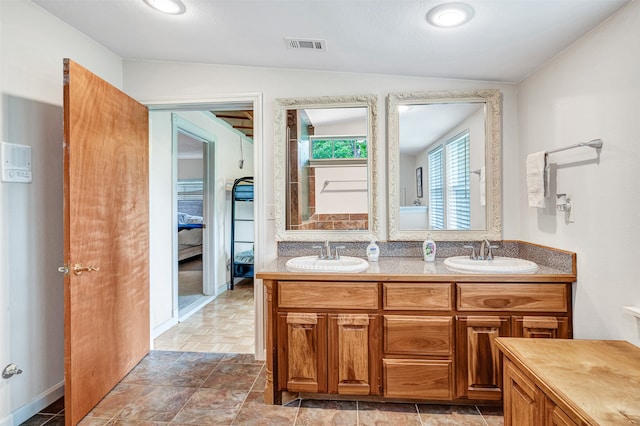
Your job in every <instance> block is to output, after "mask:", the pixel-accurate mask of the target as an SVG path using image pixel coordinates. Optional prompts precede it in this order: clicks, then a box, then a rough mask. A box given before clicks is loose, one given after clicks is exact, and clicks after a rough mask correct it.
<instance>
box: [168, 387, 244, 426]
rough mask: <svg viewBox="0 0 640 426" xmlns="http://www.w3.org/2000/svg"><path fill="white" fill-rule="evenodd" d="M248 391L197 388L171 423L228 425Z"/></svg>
mask: <svg viewBox="0 0 640 426" xmlns="http://www.w3.org/2000/svg"><path fill="white" fill-rule="evenodd" d="M247 394H248V392H243V391H238V390H228V389H226V390H225V389H199V390H198V391H197V392H195V393H194V394H193V395H192V396H191V398H189V400H188V401H187V402H186V404H184V407H182V409H181V410H180V412H178V414H177V415H176V416H175V418H174V419H173V421H172V423H179V424H185V425H186V424H189V425H194V424H195V425H230V424H231V422H232V421H233V419H235V417H236V415H237V414H238V412H239V411H240V407H241V406H242V404H243V402H244V400H245V399H246V397H247Z"/></svg>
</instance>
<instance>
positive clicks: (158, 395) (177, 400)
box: [118, 386, 197, 422]
mask: <svg viewBox="0 0 640 426" xmlns="http://www.w3.org/2000/svg"><path fill="white" fill-rule="evenodd" d="M196 390H197V389H196V388H180V387H169V386H149V387H148V388H147V389H145V391H144V392H143V393H142V394H141V395H140V396H139V397H138V398H136V399H135V400H134V401H132V402H131V403H129V404H127V405H126V406H125V407H124V408H123V409H122V411H121V412H120V414H119V415H118V420H150V421H154V422H169V421H171V420H172V419H173V418H174V417H175V415H176V414H177V413H178V411H179V410H180V408H182V406H184V404H185V403H186V402H187V400H188V399H189V398H190V397H191V395H193V394H194V392H195V391H196Z"/></svg>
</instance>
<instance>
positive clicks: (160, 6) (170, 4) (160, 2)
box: [144, 0, 187, 15]
mask: <svg viewBox="0 0 640 426" xmlns="http://www.w3.org/2000/svg"><path fill="white" fill-rule="evenodd" d="M144 2H145V3H146V4H148V5H149V6H151V7H152V8H154V9H155V10H158V11H160V12H162V13H168V14H169V15H180V14H182V13H184V12H185V11H186V10H187V8H186V7H185V6H184V3H182V2H181V1H180V0H144Z"/></svg>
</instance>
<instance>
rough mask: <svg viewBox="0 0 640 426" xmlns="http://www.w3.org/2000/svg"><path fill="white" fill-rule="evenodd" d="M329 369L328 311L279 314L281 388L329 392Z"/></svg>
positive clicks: (279, 375)
mask: <svg viewBox="0 0 640 426" xmlns="http://www.w3.org/2000/svg"><path fill="white" fill-rule="evenodd" d="M326 368H327V317H326V314H315V313H280V314H278V384H279V390H288V391H290V392H326V391H327V369H326Z"/></svg>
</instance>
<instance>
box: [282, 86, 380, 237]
mask: <svg viewBox="0 0 640 426" xmlns="http://www.w3.org/2000/svg"><path fill="white" fill-rule="evenodd" d="M376 109H377V97H376V96H374V95H359V96H346V97H318V98H287V99H277V100H276V115H275V116H276V123H275V127H276V141H275V154H276V164H275V174H276V176H275V178H276V180H275V182H276V188H275V199H276V239H277V240H279V241H321V240H331V241H365V240H369V239H371V238H377V233H378V219H377V214H376V212H377V205H376V200H375V199H376V197H375V188H376V182H375V179H374V176H375V174H376V161H375V152H376V119H377V113H376Z"/></svg>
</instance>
